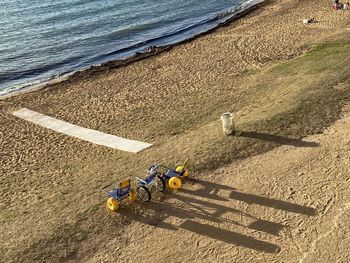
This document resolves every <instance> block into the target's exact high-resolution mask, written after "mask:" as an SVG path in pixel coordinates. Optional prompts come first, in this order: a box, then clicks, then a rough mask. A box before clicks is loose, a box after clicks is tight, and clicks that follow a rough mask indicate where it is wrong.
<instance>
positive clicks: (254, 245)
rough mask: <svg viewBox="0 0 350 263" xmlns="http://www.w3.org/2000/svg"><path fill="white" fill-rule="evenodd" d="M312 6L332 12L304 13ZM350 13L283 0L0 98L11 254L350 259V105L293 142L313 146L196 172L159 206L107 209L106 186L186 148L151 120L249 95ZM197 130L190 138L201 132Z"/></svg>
mask: <svg viewBox="0 0 350 263" xmlns="http://www.w3.org/2000/svg"><path fill="white" fill-rule="evenodd" d="M305 17H315V18H316V19H317V20H318V21H319V23H315V24H311V25H303V24H302V23H301V20H302V19H303V18H305ZM349 18H350V13H349V12H332V11H331V10H330V8H329V3H328V1H327V0H322V1H316V0H310V1H294V0H293V1H292V0H281V1H272V3H271V4H269V5H267V6H265V7H263V8H262V9H261V10H259V11H257V12H255V13H254V14H252V15H250V16H249V17H246V18H245V19H242V20H239V21H236V22H234V23H233V24H232V25H230V26H227V27H224V28H221V29H218V30H217V31H216V32H215V33H212V34H209V35H206V36H203V37H201V38H199V39H197V40H194V41H192V42H190V43H187V44H185V45H180V46H177V47H175V48H173V50H172V51H170V52H166V53H163V54H160V55H159V56H156V57H153V58H150V59H147V60H144V61H140V62H137V63H134V64H132V65H129V66H127V67H124V68H120V69H114V70H113V69H111V70H109V71H108V72H104V73H101V74H96V75H93V76H88V75H82V76H81V77H80V78H75V79H71V80H69V81H67V82H64V83H61V84H58V85H56V86H52V87H48V88H47V89H45V90H41V91H38V92H34V93H31V94H26V95H21V96H17V97H13V98H10V99H8V100H6V101H1V102H0V163H1V166H0V168H1V170H0V188H1V189H2V191H1V197H0V198H1V202H0V204H1V217H0V219H1V222H0V223H1V226H0V230H1V233H2V235H1V236H0V254H1V255H4V257H2V258H0V259H1V260H3V261H6V262H7V261H13V262H20V261H22V262H32V261H46V262H59V261H71V262H76V261H79V260H80V261H82V262H86V261H90V262H101V261H104V262H115V261H116V259H117V261H118V262H130V261H132V260H133V261H139V262H149V261H150V258H152V259H154V261H155V262H164V261H169V262H193V261H197V262H209V261H211V262H212V261H214V262H220V261H223V262H235V261H236V262H239V261H240V262H263V261H265V262H273V261H275V262H337V261H336V260H338V262H347V261H346V258H348V257H349V226H348V224H347V221H346V220H347V218H348V216H349V210H348V208H349V204H348V201H347V200H348V198H349V190H348V188H349V187H348V186H349V172H350V171H349V162H350V159H349V158H350V157H349V149H350V144H349V137H350V136H349V128H350V127H349V126H350V121H349V115H346V116H345V117H344V118H343V119H341V120H339V121H338V122H337V123H336V124H335V125H334V126H332V127H331V128H329V129H328V130H327V131H326V132H325V133H323V134H318V135H315V136H310V137H308V138H306V139H305V140H307V141H311V142H315V143H301V142H299V143H296V142H295V141H293V142H294V143H293V144H294V145H299V146H304V147H296V146H290V145H289V146H287V145H285V146H281V147H279V148H277V149H275V150H273V151H270V152H267V153H265V154H263V155H260V156H255V157H251V158H249V159H246V160H241V161H237V162H234V163H232V164H230V165H228V166H224V167H221V168H220V169H218V170H216V171H214V172H212V173H207V174H203V173H201V174H199V173H196V172H195V171H193V176H194V179H193V180H192V181H189V182H188V183H187V184H186V185H185V186H184V189H183V190H181V191H178V192H177V193H171V192H167V193H165V194H164V195H160V196H158V197H155V198H154V202H151V203H150V204H148V205H147V206H145V205H141V204H139V203H136V204H135V205H130V206H123V208H122V209H121V211H120V213H117V214H111V213H108V212H106V210H105V208H104V204H103V202H104V198H105V196H104V195H103V194H102V193H99V187H100V186H101V185H103V184H105V183H106V182H108V180H110V179H111V178H112V177H114V176H115V174H116V173H118V175H120V174H121V173H122V172H123V171H120V167H119V166H122V165H123V164H124V163H127V162H130V163H131V164H132V165H133V166H132V167H130V170H131V169H132V170H133V171H138V172H140V171H143V169H144V168H145V167H146V163H147V164H148V161H149V160H148V159H147V158H150V156H152V154H153V155H155V156H157V158H161V159H162V158H163V155H164V153H163V152H162V149H166V147H168V146H169V147H170V146H171V147H174V149H179V148H181V145H177V144H175V145H174V143H173V142H174V141H175V139H174V138H175V136H173V134H169V132H168V130H170V131H171V130H172V128H171V127H172V126H171V125H170V124H171V123H170V124H169V126H170V128H169V129H168V130H165V131H164V130H162V129H154V126H153V125H150V124H149V120H152V121H154V123H163V122H166V121H167V120H170V121H173V119H171V118H172V117H173V116H178V115H177V114H181V113H182V112H192V113H194V114H195V113H196V114H197V113H201V112H202V110H203V108H205V107H203V105H205V106H208V105H209V106H212V107H213V110H215V105H217V104H218V103H220V100H221V99H222V94H225V92H229V93H230V94H233V96H234V95H235V94H238V95H240V96H241V95H242V94H241V93H240V90H238V88H237V87H239V88H240V89H245V88H246V87H248V88H249V87H250V86H249V78H246V79H245V78H244V77H245V76H249V75H250V74H254V72H255V70H258V69H260V68H262V67H265V66H267V65H269V64H272V63H274V62H276V61H281V60H282V61H283V60H287V59H289V58H291V57H295V56H297V55H299V54H301V53H303V52H304V51H305V50H306V49H307V47H308V46H309V45H310V44H312V43H315V42H317V41H318V40H324V39H332V38H333V37H334V36H335V35H338V34H339V33H342V32H344V31H348V30H349V21H350V20H349ZM241 81H242V82H241ZM244 81H246V82H244ZM279 92H282V91H279ZM283 92H284V91H283ZM257 93H258V92H257ZM289 93H293V91H290V92H289ZM289 93H288V92H287V93H286V94H285V96H289V95H288V94H289ZM247 94H248V92H247ZM247 94H245V93H244V94H243V95H246V96H247ZM258 95H259V94H257V96H258ZM260 95H261V94H260ZM279 95H281V94H279ZM220 96H221V97H220ZM249 96H255V93H254V94H253V93H252V94H251V95H249ZM249 96H248V97H249ZM239 98H241V97H239ZM293 98H294V97H293V96H291V97H290V103H291V104H293V103H294V104H296V103H297V102H296V101H293ZM267 105H268V107H276V105H275V103H273V102H269V103H267ZM271 105H272V106H271ZM19 106H25V107H28V108H30V109H33V110H37V111H38V112H41V113H43V114H48V115H50V116H53V117H56V118H59V119H62V120H65V121H68V122H72V123H74V124H77V125H81V126H83V127H87V128H92V129H98V130H100V131H103V132H107V133H112V134H117V135H119V136H125V137H128V138H132V139H138V140H143V139H145V141H149V142H152V143H155V147H154V148H152V151H153V152H149V153H148V152H146V153H144V154H143V155H142V157H144V158H145V159H143V158H139V159H138V157H135V156H132V155H127V154H124V153H120V152H116V151H111V150H108V149H105V148H101V147H98V146H96V145H92V144H86V143H84V142H81V141H79V140H76V139H73V138H69V137H67V136H64V135H61V134H57V133H55V132H52V131H49V130H46V129H44V128H41V127H38V126H35V125H33V124H29V123H26V122H23V121H22V120H19V119H17V118H15V117H14V116H11V115H10V114H9V112H11V111H12V110H13V109H16V108H18V107H19ZM250 106H251V107H250V108H247V109H246V112H241V115H240V117H242V118H246V119H249V118H251V119H254V118H256V119H259V117H261V116H260V114H261V112H262V110H265V108H263V109H262V108H261V107H259V106H261V105H255V104H253V105H250ZM262 106H264V105H262ZM243 113H244V114H245V116H244V114H243ZM249 115H251V116H249ZM160 127H161V128H164V127H162V126H160ZM209 127H211V126H209ZM202 128H203V129H205V128H207V127H206V126H204V127H202ZM189 129H192V130H191V132H192V133H191V134H190V136H188V137H186V136H184V137H185V138H186V140H187V141H186V143H188V144H189V145H190V143H191V140H192V139H198V138H194V137H195V132H194V129H193V128H192V127H190V128H189ZM175 135H176V133H175ZM180 135H181V134H180ZM180 135H179V136H180ZM185 135H187V134H185ZM191 136H192V137H191ZM197 137H200V136H197ZM213 138H215V136H213ZM200 139H201V138H199V139H198V141H199V142H201V141H200ZM172 143H173V144H172ZM318 144H319V147H308V146H317V145H318ZM164 145H166V146H164ZM162 147H163V148H162ZM175 147H179V148H175ZM185 150H186V151H187V152H188V153H191V151H193V149H192V148H191V147H189V148H186V149H185ZM212 154H215V153H212ZM152 158H153V160H154V157H153V156H152ZM164 158H165V157H164ZM194 161H196V160H194ZM122 175H125V176H129V175H133V174H129V172H128V171H127V172H125V174H122ZM97 192H98V193H97Z"/></svg>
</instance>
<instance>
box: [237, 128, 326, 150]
mask: <svg viewBox="0 0 350 263" xmlns="http://www.w3.org/2000/svg"><path fill="white" fill-rule="evenodd" d="M239 133H240V135H239V136H241V137H246V138H252V139H258V140H263V141H268V142H274V143H278V144H281V145H292V146H295V147H319V146H320V144H319V143H317V142H308V141H303V140H299V139H294V138H289V137H284V136H280V135H272V134H267V133H260V132H252V131H250V132H239Z"/></svg>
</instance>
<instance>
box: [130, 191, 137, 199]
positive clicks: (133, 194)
mask: <svg viewBox="0 0 350 263" xmlns="http://www.w3.org/2000/svg"><path fill="white" fill-rule="evenodd" d="M136 198H137V195H136V192H135V190H131V191H130V193H129V199H130V200H131V201H136Z"/></svg>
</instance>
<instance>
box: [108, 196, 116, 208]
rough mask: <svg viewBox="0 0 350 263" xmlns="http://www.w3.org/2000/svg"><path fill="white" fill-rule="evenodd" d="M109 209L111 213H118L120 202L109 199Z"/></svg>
mask: <svg viewBox="0 0 350 263" xmlns="http://www.w3.org/2000/svg"><path fill="white" fill-rule="evenodd" d="M107 207H108V208H109V209H110V210H111V211H117V210H118V208H119V202H118V201H117V200H115V199H114V198H113V197H110V198H108V200H107Z"/></svg>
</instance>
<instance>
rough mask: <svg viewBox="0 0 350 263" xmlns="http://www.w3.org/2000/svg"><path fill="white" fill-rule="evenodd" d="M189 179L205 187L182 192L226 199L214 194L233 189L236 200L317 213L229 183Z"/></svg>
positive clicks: (299, 211)
mask: <svg viewBox="0 0 350 263" xmlns="http://www.w3.org/2000/svg"><path fill="white" fill-rule="evenodd" d="M188 181H189V182H193V183H196V184H201V185H203V186H204V188H202V189H198V190H187V189H181V191H182V192H185V193H187V194H190V195H196V196H200V197H206V198H212V199H216V200H223V201H224V200H228V199H227V198H225V197H220V196H219V197H218V196H216V197H214V196H215V195H217V193H218V192H219V191H220V190H231V191H230V194H229V198H230V199H235V200H238V201H243V202H246V203H249V204H256V205H262V206H267V207H271V208H275V209H279V210H284V211H287V212H292V213H297V214H303V215H308V216H314V215H315V214H316V210H315V209H314V208H311V207H307V206H302V205H298V204H293V203H289V202H286V201H282V200H278V199H274V198H269V197H264V196H259V195H254V194H249V193H244V192H238V191H237V190H236V189H235V188H233V187H230V186H227V185H221V184H218V183H211V182H207V181H203V180H199V179H195V178H189V179H188Z"/></svg>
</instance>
